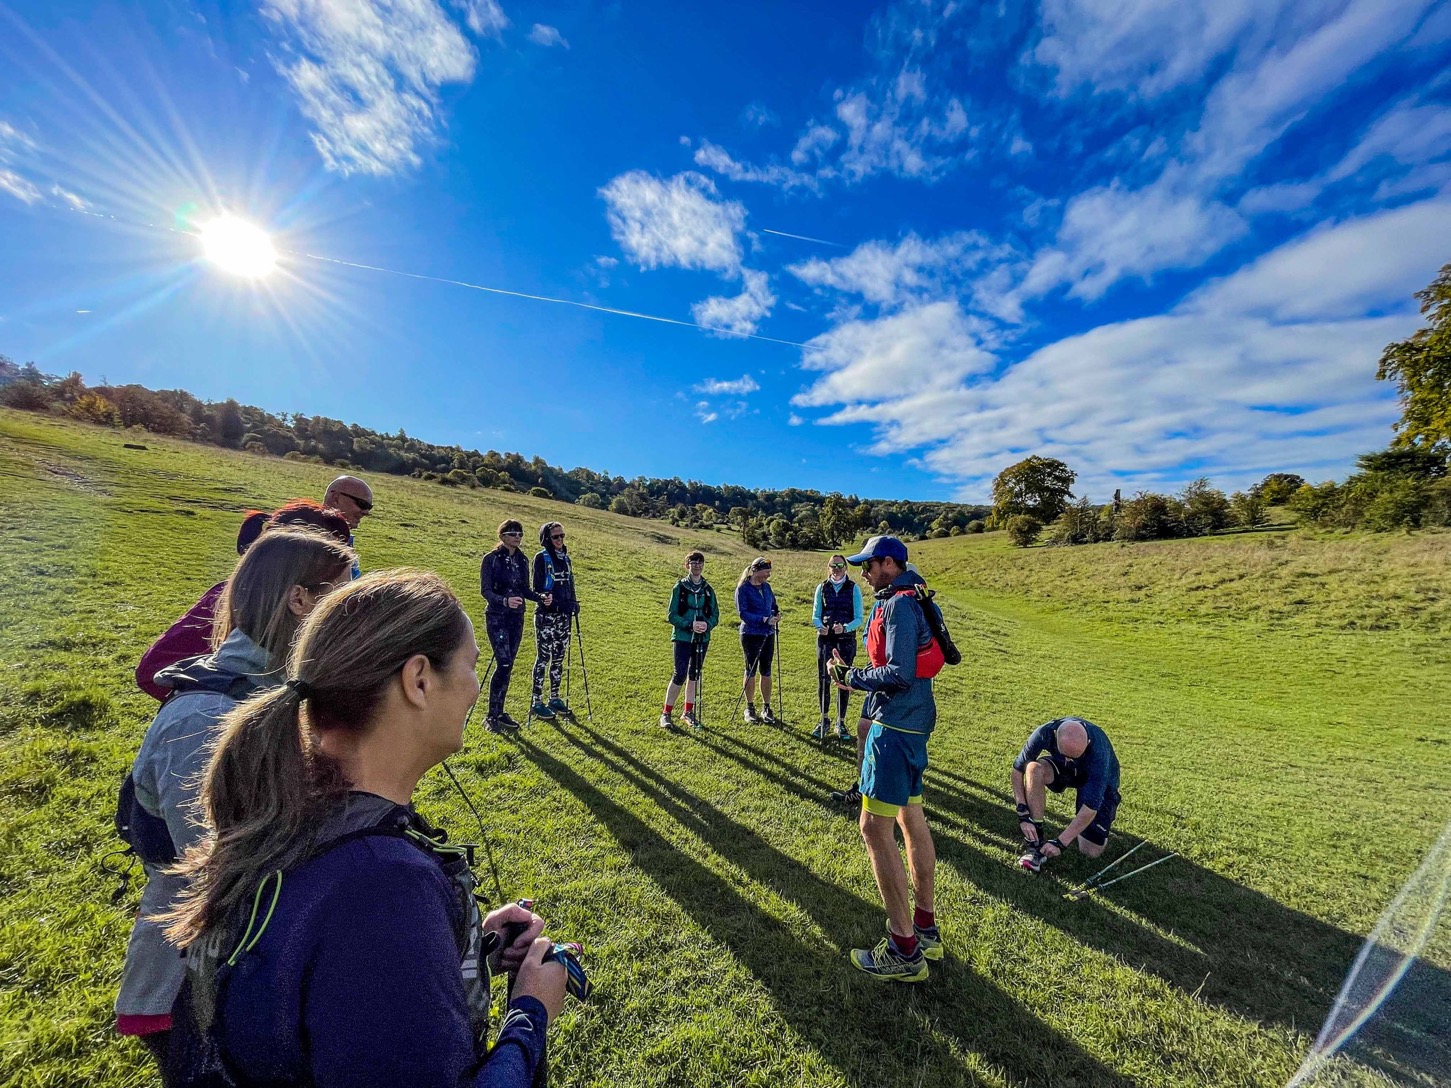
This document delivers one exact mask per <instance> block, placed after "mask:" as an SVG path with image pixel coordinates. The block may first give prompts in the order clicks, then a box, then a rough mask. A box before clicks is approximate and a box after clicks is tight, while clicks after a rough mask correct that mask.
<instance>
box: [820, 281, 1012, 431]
mask: <svg viewBox="0 0 1451 1088" xmlns="http://www.w3.org/2000/svg"><path fill="white" fill-rule="evenodd" d="M985 332H986V330H985V328H984V327H983V326H982V325H981V324H979V323H977V322H975V321H973V320H972V319H971V318H969V317H967V316H966V315H965V314H963V312H962V310H961V308H960V307H959V306H958V304H957V303H955V302H931V303H927V304H926V305H923V306H918V307H915V308H913V309H909V310H904V311H902V312H901V313H896V314H892V315H890V316H887V317H879V318H877V319H875V320H870V321H864V320H853V321H847V322H845V323H844V324H841V325H838V326H837V327H836V328H834V329H831V330H830V331H828V332H825V333H822V334H821V335H820V336H817V337H814V338H813V339H812V340H810V341H808V342H807V344H806V348H805V350H804V351H803V353H802V359H801V365H802V367H803V368H805V369H806V370H815V371H822V372H823V376H822V377H820V378H818V379H817V380H816V381H815V382H814V383H813V384H812V386H811V387H810V388H809V389H807V390H805V391H804V392H802V393H799V394H797V396H796V397H794V398H793V399H792V403H793V404H796V405H800V406H802V407H823V406H826V405H831V404H853V403H858V402H877V401H883V400H894V399H897V398H899V397H901V396H904V395H906V394H907V393H908V391H910V392H912V393H920V392H922V391H941V390H945V389H949V388H951V387H953V386H955V385H956V384H957V383H958V382H960V381H961V380H962V379H963V378H965V377H966V376H968V375H969V374H975V373H982V372H984V371H986V370H988V369H990V368H991V367H992V365H993V362H994V359H993V356H992V354H991V353H990V352H988V351H987V350H985V349H984V348H983V347H982V344H981V341H982V339H983V337H984V334H985Z"/></svg>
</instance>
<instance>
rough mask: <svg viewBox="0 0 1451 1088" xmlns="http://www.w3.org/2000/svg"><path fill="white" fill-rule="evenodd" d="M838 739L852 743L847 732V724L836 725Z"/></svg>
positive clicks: (838, 723)
mask: <svg viewBox="0 0 1451 1088" xmlns="http://www.w3.org/2000/svg"><path fill="white" fill-rule="evenodd" d="M836 739H837V740H839V741H845V742H847V743H850V742H851V739H852V737H851V734H850V733H848V732H847V731H846V722H837V723H836Z"/></svg>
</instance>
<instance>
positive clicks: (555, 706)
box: [549, 695, 569, 714]
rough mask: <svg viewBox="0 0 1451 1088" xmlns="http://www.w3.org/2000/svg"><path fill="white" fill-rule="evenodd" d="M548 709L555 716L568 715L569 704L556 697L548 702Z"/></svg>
mask: <svg viewBox="0 0 1451 1088" xmlns="http://www.w3.org/2000/svg"><path fill="white" fill-rule="evenodd" d="M549 709H550V710H552V711H554V713H556V714H568V713H569V704H568V703H566V702H565V701H564V700H563V699H561V698H560V697H559V696H558V695H556V696H555V697H554V698H552V699H550V700H549Z"/></svg>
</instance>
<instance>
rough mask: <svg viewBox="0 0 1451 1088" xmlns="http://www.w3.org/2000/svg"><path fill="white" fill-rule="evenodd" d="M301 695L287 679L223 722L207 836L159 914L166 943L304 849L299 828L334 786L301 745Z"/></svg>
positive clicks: (210, 779)
mask: <svg viewBox="0 0 1451 1088" xmlns="http://www.w3.org/2000/svg"><path fill="white" fill-rule="evenodd" d="M305 694H306V686H305V685H300V684H297V683H288V684H286V685H284V686H282V687H279V688H274V689H273V690H271V691H267V692H264V693H262V694H259V695H257V696H255V697H254V698H252V699H250V700H248V701H247V702H245V703H242V704H241V705H239V706H238V707H237V708H236V709H235V710H233V711H232V712H231V713H230V714H228V715H227V716H226V717H225V718H223V719H222V732H221V738H220V739H219V740H218V741H217V746H216V748H215V749H214V750H213V752H212V757H211V760H210V761H209V762H208V764H207V769H206V772H205V775H204V778H203V784H202V791H201V799H200V803H201V811H202V813H203V815H204V817H205V822H206V825H207V827H208V829H209V830H210V831H211V833H212V837H211V839H203V840H202V841H201V842H199V843H197V844H196V845H195V846H193V847H191V849H189V850H188V851H187V852H186V854H185V856H184V857H183V858H182V860H181V862H180V864H179V865H178V866H177V869H176V872H178V873H179V874H180V875H182V876H184V877H186V878H187V879H188V881H189V884H188V886H187V889H186V891H185V892H183V893H182V895H181V897H180V898H179V899H178V901H177V905H176V907H175V909H174V910H172V911H171V912H169V913H168V914H165V915H162V916H161V918H160V921H162V922H163V923H164V924H165V926H166V934H167V937H168V939H169V940H171V941H172V942H173V943H175V944H177V945H180V946H183V947H185V946H186V945H187V944H189V943H191V942H192V941H193V940H195V939H196V938H197V937H199V936H200V935H201V934H202V933H203V932H204V931H206V930H207V929H209V928H210V927H211V926H213V925H215V924H216V923H217V922H219V921H221V920H222V919H223V918H224V917H226V915H227V914H228V912H229V911H231V910H232V908H233V907H235V906H236V904H237V903H238V902H239V901H240V900H242V899H243V898H244V897H246V896H247V895H250V894H251V893H252V891H253V889H254V888H255V887H256V885H257V882H258V881H259V880H260V879H261V878H262V877H263V876H264V875H265V874H266V873H269V872H271V871H272V870H274V869H286V868H288V867H290V866H292V865H294V864H296V863H297V862H298V861H300V860H301V859H302V858H303V857H305V856H306V855H307V853H308V851H309V850H310V848H311V841H310V839H309V836H308V835H307V834H306V832H307V829H308V828H309V826H312V825H314V824H315V823H316V817H317V816H318V814H319V810H320V808H321V806H322V805H323V804H324V803H325V800H326V798H327V797H328V796H329V795H330V794H332V793H333V792H334V791H335V788H336V787H340V786H341V783H340V781H339V776H338V775H337V773H336V767H334V766H332V765H331V761H330V760H327V759H326V757H325V756H322V755H321V754H320V753H318V752H316V751H309V750H308V746H307V745H306V742H305V740H304V736H303V726H302V721H301V716H300V713H299V711H300V710H301V707H302V702H303V700H304V698H305ZM329 772H331V773H329Z"/></svg>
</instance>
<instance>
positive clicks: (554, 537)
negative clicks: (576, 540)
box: [549, 533, 564, 540]
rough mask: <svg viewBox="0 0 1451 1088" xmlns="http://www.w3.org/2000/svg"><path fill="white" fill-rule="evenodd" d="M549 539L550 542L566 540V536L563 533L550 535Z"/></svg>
mask: <svg viewBox="0 0 1451 1088" xmlns="http://www.w3.org/2000/svg"><path fill="white" fill-rule="evenodd" d="M549 539H550V540H563V539H564V534H563V533H550V534H549Z"/></svg>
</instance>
